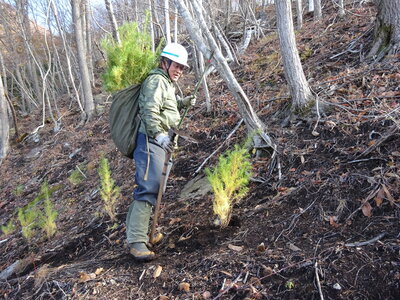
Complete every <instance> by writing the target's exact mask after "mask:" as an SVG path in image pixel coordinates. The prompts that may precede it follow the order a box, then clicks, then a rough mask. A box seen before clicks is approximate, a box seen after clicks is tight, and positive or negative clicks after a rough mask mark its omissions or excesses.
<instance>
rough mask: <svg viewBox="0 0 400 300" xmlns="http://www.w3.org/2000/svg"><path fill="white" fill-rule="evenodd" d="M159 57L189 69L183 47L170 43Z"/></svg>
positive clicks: (186, 54)
mask: <svg viewBox="0 0 400 300" xmlns="http://www.w3.org/2000/svg"><path fill="white" fill-rule="evenodd" d="M161 56H163V57H166V58H169V59H170V60H172V61H174V62H177V63H178V64H181V65H184V66H186V67H189V66H188V64H187V60H188V53H187V51H186V49H185V47H183V46H182V45H180V44H177V43H171V44H168V45H166V46H165V48H164V49H163V51H162V52H161Z"/></svg>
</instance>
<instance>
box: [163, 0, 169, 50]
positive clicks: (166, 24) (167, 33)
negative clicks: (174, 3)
mask: <svg viewBox="0 0 400 300" xmlns="http://www.w3.org/2000/svg"><path fill="white" fill-rule="evenodd" d="M164 15H165V36H166V39H167V44H170V43H171V28H170V23H169V0H165V1H164Z"/></svg>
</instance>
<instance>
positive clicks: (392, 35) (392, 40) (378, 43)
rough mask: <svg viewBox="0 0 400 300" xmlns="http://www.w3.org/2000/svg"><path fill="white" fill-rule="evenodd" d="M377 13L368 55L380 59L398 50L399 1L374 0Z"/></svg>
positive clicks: (399, 39)
mask: <svg viewBox="0 0 400 300" xmlns="http://www.w3.org/2000/svg"><path fill="white" fill-rule="evenodd" d="M375 3H376V6H377V9H378V13H377V16H376V20H375V31H374V42H373V44H372V48H371V50H370V52H369V54H368V57H375V58H376V59H377V60H381V59H382V58H383V57H385V56H386V55H387V54H389V55H392V54H396V53H399V50H400V1H399V0H375Z"/></svg>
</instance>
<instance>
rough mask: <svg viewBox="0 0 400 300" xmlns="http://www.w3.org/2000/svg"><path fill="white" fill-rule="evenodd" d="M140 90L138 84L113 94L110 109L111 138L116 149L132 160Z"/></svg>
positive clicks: (137, 124) (137, 128)
mask: <svg viewBox="0 0 400 300" xmlns="http://www.w3.org/2000/svg"><path fill="white" fill-rule="evenodd" d="M140 88H141V84H140V83H139V84H134V85H131V86H130V87H127V88H125V89H123V90H121V91H119V92H117V93H115V94H114V95H113V96H112V104H111V107H110V114H109V119H110V120H109V121H110V131H111V138H112V139H113V141H114V144H115V146H116V147H117V149H118V150H119V151H120V152H121V153H122V154H123V155H125V156H127V157H129V158H133V151H134V150H135V147H136V137H137V133H138V131H139V126H140V116H139V95H140Z"/></svg>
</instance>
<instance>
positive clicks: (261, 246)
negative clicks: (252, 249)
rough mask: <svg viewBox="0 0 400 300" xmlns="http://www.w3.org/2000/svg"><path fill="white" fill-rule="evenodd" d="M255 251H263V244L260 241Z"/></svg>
mask: <svg viewBox="0 0 400 300" xmlns="http://www.w3.org/2000/svg"><path fill="white" fill-rule="evenodd" d="M257 251H258V252H264V251H265V244H264V243H261V244H259V245H258V246H257Z"/></svg>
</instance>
